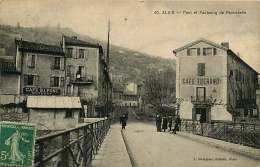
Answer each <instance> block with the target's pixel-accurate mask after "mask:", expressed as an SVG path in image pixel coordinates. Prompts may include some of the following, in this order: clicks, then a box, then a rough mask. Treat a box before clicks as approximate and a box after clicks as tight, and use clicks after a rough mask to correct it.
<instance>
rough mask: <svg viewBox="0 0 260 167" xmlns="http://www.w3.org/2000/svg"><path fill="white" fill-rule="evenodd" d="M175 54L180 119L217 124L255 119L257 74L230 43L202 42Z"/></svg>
mask: <svg viewBox="0 0 260 167" xmlns="http://www.w3.org/2000/svg"><path fill="white" fill-rule="evenodd" d="M174 53H175V55H176V58H177V63H176V64H177V65H176V98H177V100H178V99H179V100H178V101H181V103H180V104H179V105H180V106H179V114H180V116H181V118H183V119H192V120H197V121H200V122H214V121H236V119H239V120H241V119H242V120H244V119H246V118H252V117H256V115H257V114H258V113H257V114H255V113H253V112H251V111H253V110H254V109H256V96H255V90H256V77H257V72H256V71H255V70H254V69H253V68H251V67H250V66H249V65H248V64H246V63H245V62H244V61H243V60H242V59H241V58H240V57H239V56H237V55H236V54H235V53H234V52H233V51H232V50H230V49H229V44H228V43H222V44H221V45H219V44H216V43H214V42H211V41H208V40H205V39H200V40H197V41H195V42H191V43H189V44H187V45H185V46H183V47H181V48H178V49H175V50H174ZM180 99H181V100H180ZM248 111H250V113H249V112H248Z"/></svg>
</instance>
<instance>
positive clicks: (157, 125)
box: [155, 114, 162, 132]
mask: <svg viewBox="0 0 260 167" xmlns="http://www.w3.org/2000/svg"><path fill="white" fill-rule="evenodd" d="M155 121H156V127H157V132H161V124H162V117H161V116H160V115H159V114H157V115H156V120H155Z"/></svg>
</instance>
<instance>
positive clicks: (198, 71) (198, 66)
mask: <svg viewBox="0 0 260 167" xmlns="http://www.w3.org/2000/svg"><path fill="white" fill-rule="evenodd" d="M200 68H201V66H200V63H199V64H198V65H197V73H198V76H201V73H200V72H201V69H200Z"/></svg>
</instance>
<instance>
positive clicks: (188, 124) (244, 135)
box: [181, 120, 260, 148]
mask: <svg viewBox="0 0 260 167" xmlns="http://www.w3.org/2000/svg"><path fill="white" fill-rule="evenodd" d="M181 131H184V132H189V133H193V134H195V135H201V136H205V137H211V138H215V139H219V140H224V141H227V142H231V143H236V144H241V145H246V146H251V147H255V148H260V126H259V125H257V124H252V123H233V122H215V123H199V122H197V121H192V120H182V122H181Z"/></svg>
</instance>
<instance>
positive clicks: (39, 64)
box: [15, 39, 65, 96]
mask: <svg viewBox="0 0 260 167" xmlns="http://www.w3.org/2000/svg"><path fill="white" fill-rule="evenodd" d="M15 44H16V51H17V52H16V70H17V71H19V72H20V73H21V78H20V95H24V96H28V95H55V96H63V95H65V68H64V62H65V58H64V53H63V51H62V48H61V47H59V46H54V45H46V44H41V43H35V42H30V41H24V40H22V39H20V40H17V39H16V40H15Z"/></svg>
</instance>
